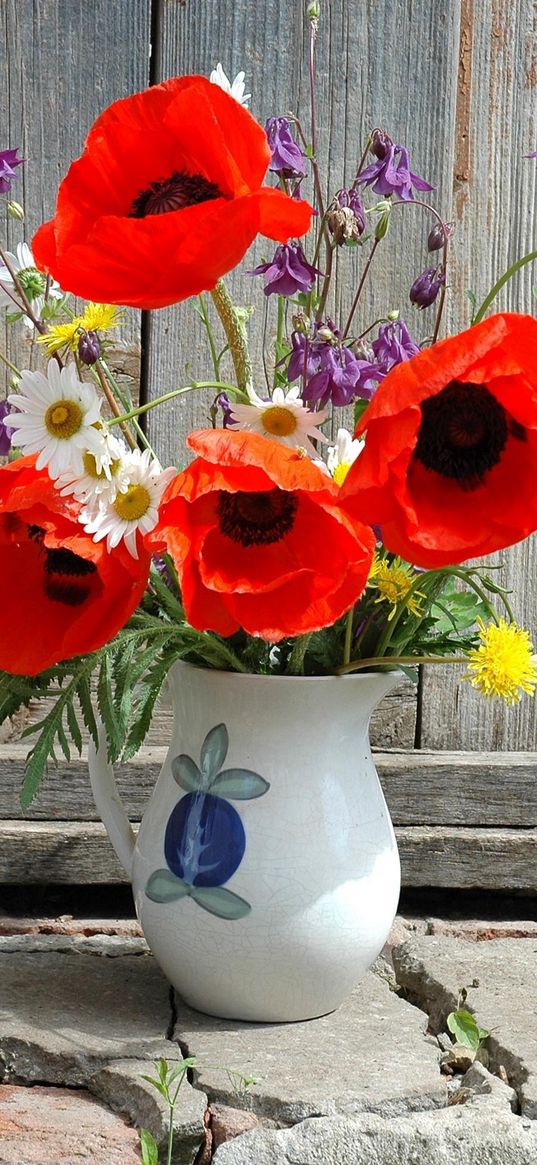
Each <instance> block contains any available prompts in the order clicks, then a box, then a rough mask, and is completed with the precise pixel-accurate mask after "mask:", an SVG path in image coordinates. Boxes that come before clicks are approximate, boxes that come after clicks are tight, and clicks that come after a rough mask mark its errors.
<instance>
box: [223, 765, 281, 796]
mask: <svg viewBox="0 0 537 1165" xmlns="http://www.w3.org/2000/svg"><path fill="white" fill-rule="evenodd" d="M269 789H270V782H269V781H266V780H265V778H264V777H260V776H259V774H258V773H252V772H251V771H250V769H224V771H223V772H221V773H219V774H218V776H217V777H215V779H214V781H213V782H212V784H211V785H210V790H211V793H215V794H216V796H217V797H230V798H231V800H232V801H250V800H252V799H253V798H254V797H263V795H264V794H265V793H266V792H267V791H268V790H269Z"/></svg>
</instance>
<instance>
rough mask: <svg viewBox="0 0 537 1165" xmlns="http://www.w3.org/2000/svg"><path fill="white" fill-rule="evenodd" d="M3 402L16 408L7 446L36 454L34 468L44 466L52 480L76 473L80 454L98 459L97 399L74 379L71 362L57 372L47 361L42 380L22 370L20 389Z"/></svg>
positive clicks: (100, 440) (100, 447) (89, 387)
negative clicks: (88, 454)
mask: <svg viewBox="0 0 537 1165" xmlns="http://www.w3.org/2000/svg"><path fill="white" fill-rule="evenodd" d="M7 399H8V402H9V404H10V405H11V406H12V407H13V408H14V409H16V410H18V411H17V412H13V413H11V414H10V417H9V428H10V429H12V430H13V435H12V437H11V444H12V445H15V446H17V448H19V449H22V450H23V451H24V453H38V454H39V456H38V458H37V461H36V467H37V469H44V467H45V466H46V467H47V469H48V472H49V475H50V477H52V478H53V480H55V479H56V478H57V477H59V476H60V474H61V473H64V472H65V471H66V470H71V472H72V473H74V474H77V475H78V474H81V473H82V472H83V470H84V460H83V458H84V453H87V452H89V453H93V454H94V455H95V456H96V457H100V456H101V454H102V452H103V442H104V441H105V436H104V430H103V428H102V426H101V417H100V410H101V401H100V399H99V397H98V396H97V393H96V391H95V389H94V388H93V386H92V385H90V384H82V383H81V381H80V380H79V379H78V376H77V371H76V366H75V365H74V364H68V365H66V367H65V368H61V369H60V368H59V366H58V364H57V363H56V361H55V360H51V361H50V363H49V365H48V367H47V375H46V376H45V375H44V373H43V372H31V371H30V370H29V369H25V370H24V371H23V372H22V373H21V378H20V380H19V391H18V392H17V393H12V395H11V396H8V398H7Z"/></svg>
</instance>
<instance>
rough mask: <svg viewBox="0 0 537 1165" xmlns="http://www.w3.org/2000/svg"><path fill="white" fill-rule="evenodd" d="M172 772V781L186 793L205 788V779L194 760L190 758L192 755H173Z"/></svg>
mask: <svg viewBox="0 0 537 1165" xmlns="http://www.w3.org/2000/svg"><path fill="white" fill-rule="evenodd" d="M172 774H173V779H174V781H176V783H177V784H178V785H180V787H181V789H185V791H186V792H187V793H196V792H198V790H199V789H204V788H205V781H204V779H203V777H202V775H201V773H200V771H199V768H198V766H197V764H196V762H195V760H192V757H191V756H187V754H186V753H181V755H180V756H174V758H173V760H172Z"/></svg>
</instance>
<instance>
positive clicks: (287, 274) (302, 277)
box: [248, 243, 322, 296]
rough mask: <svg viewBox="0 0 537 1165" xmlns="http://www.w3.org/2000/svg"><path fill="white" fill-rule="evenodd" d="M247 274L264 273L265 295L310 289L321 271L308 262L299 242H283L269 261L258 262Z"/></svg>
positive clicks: (291, 293)
mask: <svg viewBox="0 0 537 1165" xmlns="http://www.w3.org/2000/svg"><path fill="white" fill-rule="evenodd" d="M248 275H264V277H265V286H264V288H263V291H264V294H265V295H286V296H289V295H296V294H297V292H299V291H302V292H308V291H311V289H312V287H313V284H314V282H315V277H316V276H317V275H322V271H319V270H318V268H317V267H312V265H311V263H308V261H307V259H306V256H305V254H304V252H303V250H302V247H301V246H300V243H283V244H282V245H281V246H280V247H277V249H276V252H275V254H274V258H273V259H271V261H270V263H260V264H259V266H258V267H254V269H253V271H248Z"/></svg>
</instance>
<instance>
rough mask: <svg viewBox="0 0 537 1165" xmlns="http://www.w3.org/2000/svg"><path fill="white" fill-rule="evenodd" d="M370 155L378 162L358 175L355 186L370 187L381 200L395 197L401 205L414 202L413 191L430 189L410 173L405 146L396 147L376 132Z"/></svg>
mask: <svg viewBox="0 0 537 1165" xmlns="http://www.w3.org/2000/svg"><path fill="white" fill-rule="evenodd" d="M371 151H372V153H373V154H374V155H375V157H376V159H377V160H376V162H372V163H371V165H370V166H366V168H365V170H362V173H361V174H358V176H357V178H356V182H363V183H364V185H366V186H372V188H373V190H374V192H375V194H380V195H382V197H383V198H386V197H387V196H388V195H389V194H395V195H396V196H397V198H401V199H402V200H403V201H404V202H411V201H412V199H413V198H414V189H416V190H422V191H428V190H432V189H433V187H432V186H430V185H429V183H428V182H426V181H425V179H424V178H420V176H419V174H414V172H413V171H412V170H411V169H410V162H409V157H408V150H407V149H406V148H405V146H399V145H397V143H396V142H393V141H392V139H391V138H390V137H389V136H388V134H385V133H382V131H381V130H375V132H374V134H373V139H372V142H371Z"/></svg>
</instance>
